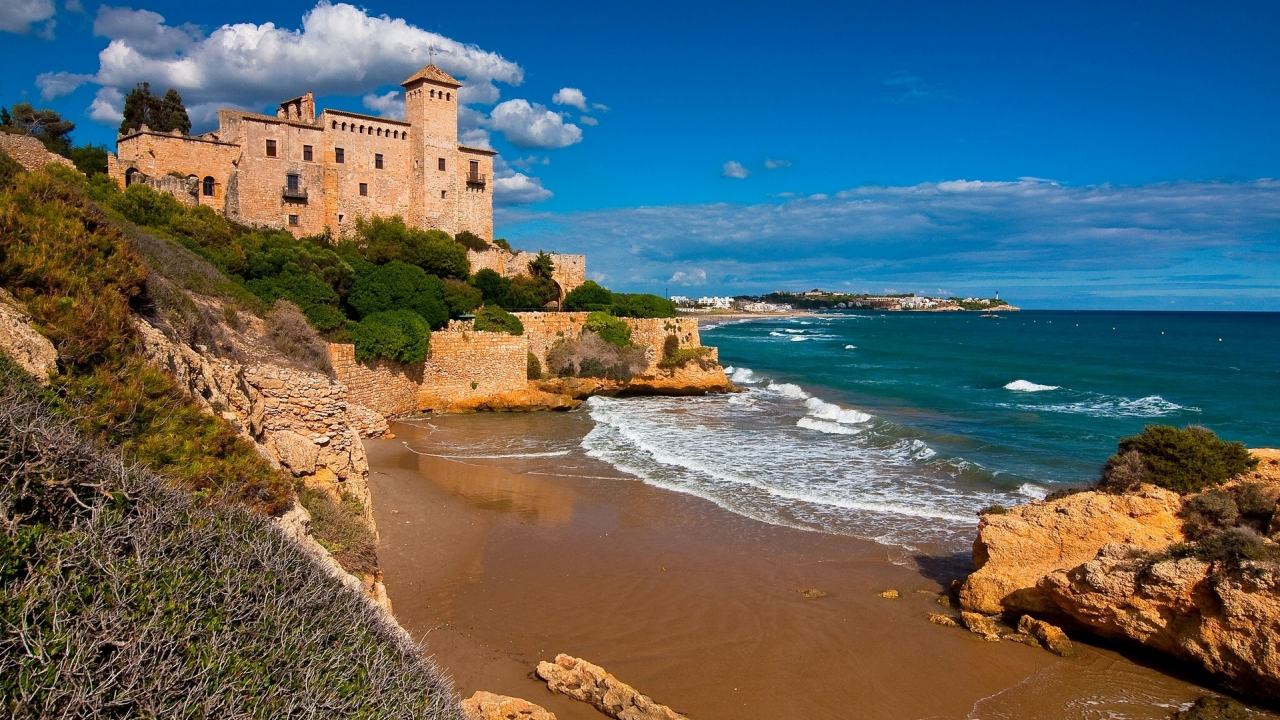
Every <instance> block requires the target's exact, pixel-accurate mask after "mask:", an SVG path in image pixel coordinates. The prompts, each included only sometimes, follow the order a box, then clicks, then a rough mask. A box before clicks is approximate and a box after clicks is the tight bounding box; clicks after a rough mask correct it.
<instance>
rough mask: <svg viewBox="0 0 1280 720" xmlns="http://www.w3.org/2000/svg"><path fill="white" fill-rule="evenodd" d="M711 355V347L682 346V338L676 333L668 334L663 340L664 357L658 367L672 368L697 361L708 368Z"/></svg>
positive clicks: (704, 367)
mask: <svg viewBox="0 0 1280 720" xmlns="http://www.w3.org/2000/svg"><path fill="white" fill-rule="evenodd" d="M709 355H711V348H705V347H692V348H682V347H680V338H678V337H676V336H675V335H668V336H667V337H666V338H664V339H663V341H662V359H661V360H659V361H658V367H660V368H662V369H664V370H672V369H675V368H682V367H684V366H686V365H688V364H689V363H691V362H697V363H698V366H699V367H701V368H702V369H704V370H706V369H709V368H710V365H709V364H708V360H707V359H706V358H707V357H708V356H709Z"/></svg>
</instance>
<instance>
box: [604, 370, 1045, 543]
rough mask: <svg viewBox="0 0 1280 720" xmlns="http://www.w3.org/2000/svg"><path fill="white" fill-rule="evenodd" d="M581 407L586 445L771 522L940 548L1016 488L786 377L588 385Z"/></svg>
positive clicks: (660, 481) (968, 534)
mask: <svg viewBox="0 0 1280 720" xmlns="http://www.w3.org/2000/svg"><path fill="white" fill-rule="evenodd" d="M742 370H744V368H740V367H737V368H734V371H735V373H737V372H740V371H742ZM766 382H767V381H766ZM587 409H588V411H589V412H590V415H591V418H592V419H593V420H594V421H595V426H594V427H593V429H592V430H591V431H590V432H589V433H588V434H587V435H586V436H585V437H584V438H583V440H582V447H583V449H584V450H586V451H587V454H588V455H591V456H592V457H595V458H598V459H601V460H604V461H606V462H608V463H610V464H612V465H613V466H614V467H616V468H618V469H619V470H622V471H624V472H627V473H630V474H632V475H634V476H636V477H639V478H640V479H642V480H644V481H645V482H647V483H649V484H652V485H655V486H658V487H662V488H666V489H669V490H675V491H678V492H683V493H688V494H691V495H695V496H698V497H701V498H704V499H706V500H709V501H711V502H714V503H716V504H718V505H720V506H721V507H724V508H726V509H728V510H730V511H732V512H735V513H737V514H740V515H743V516H746V517H750V518H754V519H757V520H761V521H764V522H769V523H774V524H778V525H786V526H790V527H798V528H804V529H810V530H820V531H823V532H832V533H837V534H844V535H853V536H857V537H862V538H866V539H869V540H874V541H877V542H881V543H885V544H888V545H895V546H900V547H903V548H918V547H920V546H922V545H927V546H929V547H932V548H934V549H945V551H948V552H949V551H952V550H959V549H962V548H964V547H966V546H968V545H969V544H970V543H971V542H972V530H973V526H974V525H975V524H976V521H977V516H976V512H977V510H978V509H979V508H981V507H984V506H986V505H990V504H992V503H1001V504H1004V505H1011V504H1014V503H1015V502H1017V500H1018V498H1019V497H1022V496H1020V495H1018V494H1017V493H1016V491H1015V492H999V491H994V490H978V489H974V488H973V486H972V485H958V484H957V483H956V482H955V480H954V478H955V467H954V462H963V461H962V460H960V459H958V458H954V459H939V458H937V453H936V451H935V450H934V449H933V448H931V447H929V445H928V444H927V443H925V442H924V441H923V440H922V439H918V438H902V437H900V436H899V437H893V436H888V435H881V434H880V431H879V430H878V428H879V425H878V424H873V423H872V422H870V421H871V420H873V419H874V418H873V417H872V416H870V415H868V414H866V413H862V412H860V411H858V410H853V409H850V408H842V407H840V406H839V405H836V404H835V403H829V402H826V401H824V400H821V399H819V398H813V397H811V396H810V395H809V394H808V393H806V392H804V391H803V390H802V389H801V388H799V387H798V386H795V385H791V384H788V383H773V382H769V383H767V385H764V386H763V387H762V386H756V387H751V388H748V390H747V392H745V393H739V394H735V395H730V396H706V397H701V398H678V399H675V398H644V399H618V398H604V397H594V398H591V399H590V400H588V402H587ZM842 421H843V422H842ZM886 427H888V426H886ZM940 460H941V461H940ZM922 518H924V519H927V520H928V522H922V521H921V519H922Z"/></svg>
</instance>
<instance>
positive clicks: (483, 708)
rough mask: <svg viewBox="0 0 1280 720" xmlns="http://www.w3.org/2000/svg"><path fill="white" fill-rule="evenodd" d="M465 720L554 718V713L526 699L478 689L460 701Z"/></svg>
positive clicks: (552, 719) (545, 719) (541, 719)
mask: <svg viewBox="0 0 1280 720" xmlns="http://www.w3.org/2000/svg"><path fill="white" fill-rule="evenodd" d="M462 714H463V715H466V716H467V720H556V716H555V714H554V713H552V712H550V711H548V710H547V709H546V708H544V707H542V706H540V705H534V704H533V703H531V702H529V701H528V700H521V699H520V698H513V697H508V696H506V695H495V694H493V693H491V692H485V691H484V690H480V691H479V692H477V693H475V694H474V695H472V696H471V697H469V698H467V699H466V700H463V701H462Z"/></svg>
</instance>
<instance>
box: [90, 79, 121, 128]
mask: <svg viewBox="0 0 1280 720" xmlns="http://www.w3.org/2000/svg"><path fill="white" fill-rule="evenodd" d="M88 115H89V118H90V119H91V120H95V121H97V122H100V123H103V124H105V125H119V124H120V121H121V120H122V119H123V118H124V93H122V92H120V91H119V90H117V89H115V88H113V87H104V88H98V92H97V94H96V95H94V97H93V103H92V104H91V105H89V111H88Z"/></svg>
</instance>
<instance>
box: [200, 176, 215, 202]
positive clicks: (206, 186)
mask: <svg viewBox="0 0 1280 720" xmlns="http://www.w3.org/2000/svg"><path fill="white" fill-rule="evenodd" d="M201 184H202V185H203V187H201V188H200V190H201V191H202V192H203V193H204V196H205V197H213V176H212V175H206V176H205V178H204V182H203V183H201Z"/></svg>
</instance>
